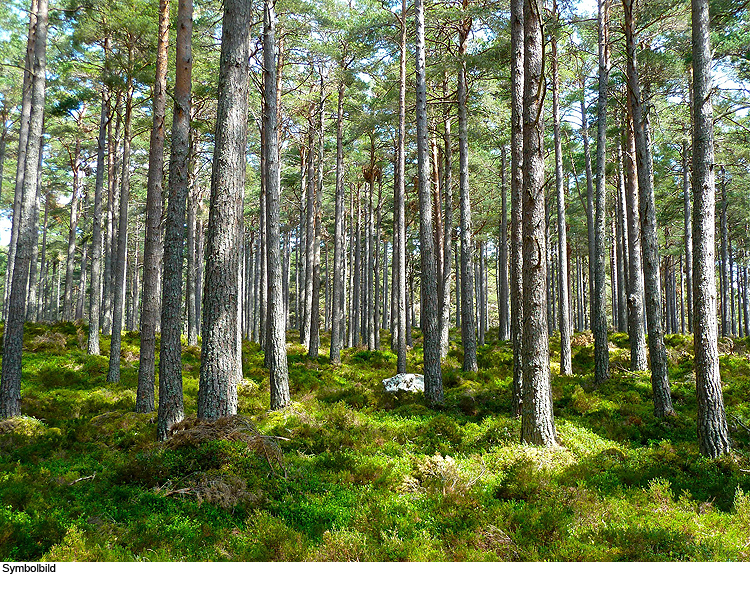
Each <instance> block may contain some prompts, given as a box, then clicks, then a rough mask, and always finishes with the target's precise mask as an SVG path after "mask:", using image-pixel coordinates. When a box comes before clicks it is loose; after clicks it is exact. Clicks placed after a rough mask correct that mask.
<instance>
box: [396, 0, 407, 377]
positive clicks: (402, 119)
mask: <svg viewBox="0 0 750 590" xmlns="http://www.w3.org/2000/svg"><path fill="white" fill-rule="evenodd" d="M406 11H407V4H406V0H401V41H400V49H401V53H400V57H399V85H398V88H399V90H398V144H397V149H396V172H395V175H396V207H395V208H396V213H397V221H396V228H397V232H396V233H397V234H398V235H397V239H396V240H395V241H396V252H397V259H396V260H395V261H394V263H395V264H396V281H397V288H396V297H397V305H396V309H397V324H396V325H397V332H398V338H397V345H396V355H397V359H396V372H397V373H405V372H406V338H407V327H406V325H407V318H406V314H407V308H406V204H405V203H406V188H405V185H406V179H405V178H404V176H405V174H406V153H405V152H406V52H407V46H406Z"/></svg>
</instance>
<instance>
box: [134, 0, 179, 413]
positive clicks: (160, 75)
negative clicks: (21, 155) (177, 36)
mask: <svg viewBox="0 0 750 590" xmlns="http://www.w3.org/2000/svg"><path fill="white" fill-rule="evenodd" d="M168 46H169V0H159V31H158V35H157V38H156V74H155V79H154V95H153V109H154V117H153V123H152V126H151V138H150V144H149V153H148V180H147V184H146V238H145V245H144V252H143V304H142V309H141V323H140V328H141V346H140V353H139V358H140V362H139V364H138V390H137V393H136V398H135V411H136V412H143V413H146V412H153V411H154V387H155V363H156V327H157V323H158V322H159V316H160V308H161V306H160V303H161V297H160V293H159V291H160V287H161V285H160V284H159V283H160V278H161V277H160V274H161V264H160V263H161V260H162V250H163V244H162V235H161V216H162V185H163V182H164V112H165V110H166V105H167V48H168ZM182 223H183V224H184V221H183V222H182ZM181 273H182V265H180V274H181ZM181 301H182V299H179V300H177V302H176V303H177V309H181V308H182V306H181V305H180V304H181ZM178 349H179V347H178Z"/></svg>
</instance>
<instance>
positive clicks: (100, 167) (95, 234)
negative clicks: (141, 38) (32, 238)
mask: <svg viewBox="0 0 750 590" xmlns="http://www.w3.org/2000/svg"><path fill="white" fill-rule="evenodd" d="M105 43H108V41H106V42H105ZM108 121H109V91H108V90H107V88H106V87H105V88H104V89H103V90H102V107H101V116H100V118H99V138H98V141H97V151H96V186H95V188H94V215H93V219H92V220H91V223H92V226H93V229H92V233H91V235H92V238H91V239H92V245H93V248H92V250H91V294H90V298H89V336H88V345H87V352H88V353H89V354H97V355H98V354H99V315H100V313H101V302H102V295H101V290H102V193H103V192H104V158H105V156H106V154H107V123H108ZM45 223H46V222H45ZM45 230H46V228H45Z"/></svg>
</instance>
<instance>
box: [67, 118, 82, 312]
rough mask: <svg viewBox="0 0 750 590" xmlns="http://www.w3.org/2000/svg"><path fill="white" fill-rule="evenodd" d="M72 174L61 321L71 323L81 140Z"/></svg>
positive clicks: (79, 198) (77, 143) (80, 172)
mask: <svg viewBox="0 0 750 590" xmlns="http://www.w3.org/2000/svg"><path fill="white" fill-rule="evenodd" d="M81 125H82V120H79V122H78V133H81V132H82V130H81ZM70 167H71V171H72V173H73V194H72V197H71V199H70V225H69V228H68V255H67V263H66V265H65V295H64V301H63V319H64V320H66V321H69V322H70V321H73V271H74V270H75V255H76V234H77V232H78V203H79V202H80V200H81V191H82V190H83V183H82V179H81V176H82V171H81V140H80V137H77V138H76V142H75V148H74V150H73V154H72V155H71V157H70Z"/></svg>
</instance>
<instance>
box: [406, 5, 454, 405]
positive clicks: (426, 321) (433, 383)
mask: <svg viewBox="0 0 750 590" xmlns="http://www.w3.org/2000/svg"><path fill="white" fill-rule="evenodd" d="M414 12H415V20H416V26H417V30H416V34H417V56H416V58H417V59H416V74H417V87H416V94H417V97H416V98H417V104H416V114H417V169H418V174H419V230H420V234H419V242H420V249H421V259H422V280H421V283H422V284H421V289H422V303H423V305H422V309H423V315H422V316H421V322H422V331H423V334H424V382H425V391H424V393H425V398H426V400H427V403H428V404H429V405H431V406H439V405H442V404H443V377H442V372H441V370H440V333H439V331H438V312H439V310H438V301H437V291H438V290H437V264H436V260H435V253H434V242H433V236H432V201H431V199H430V162H429V154H428V137H427V84H426V81H425V24H424V3H423V1H422V0H416V2H415V5H414ZM464 345H466V343H464Z"/></svg>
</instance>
